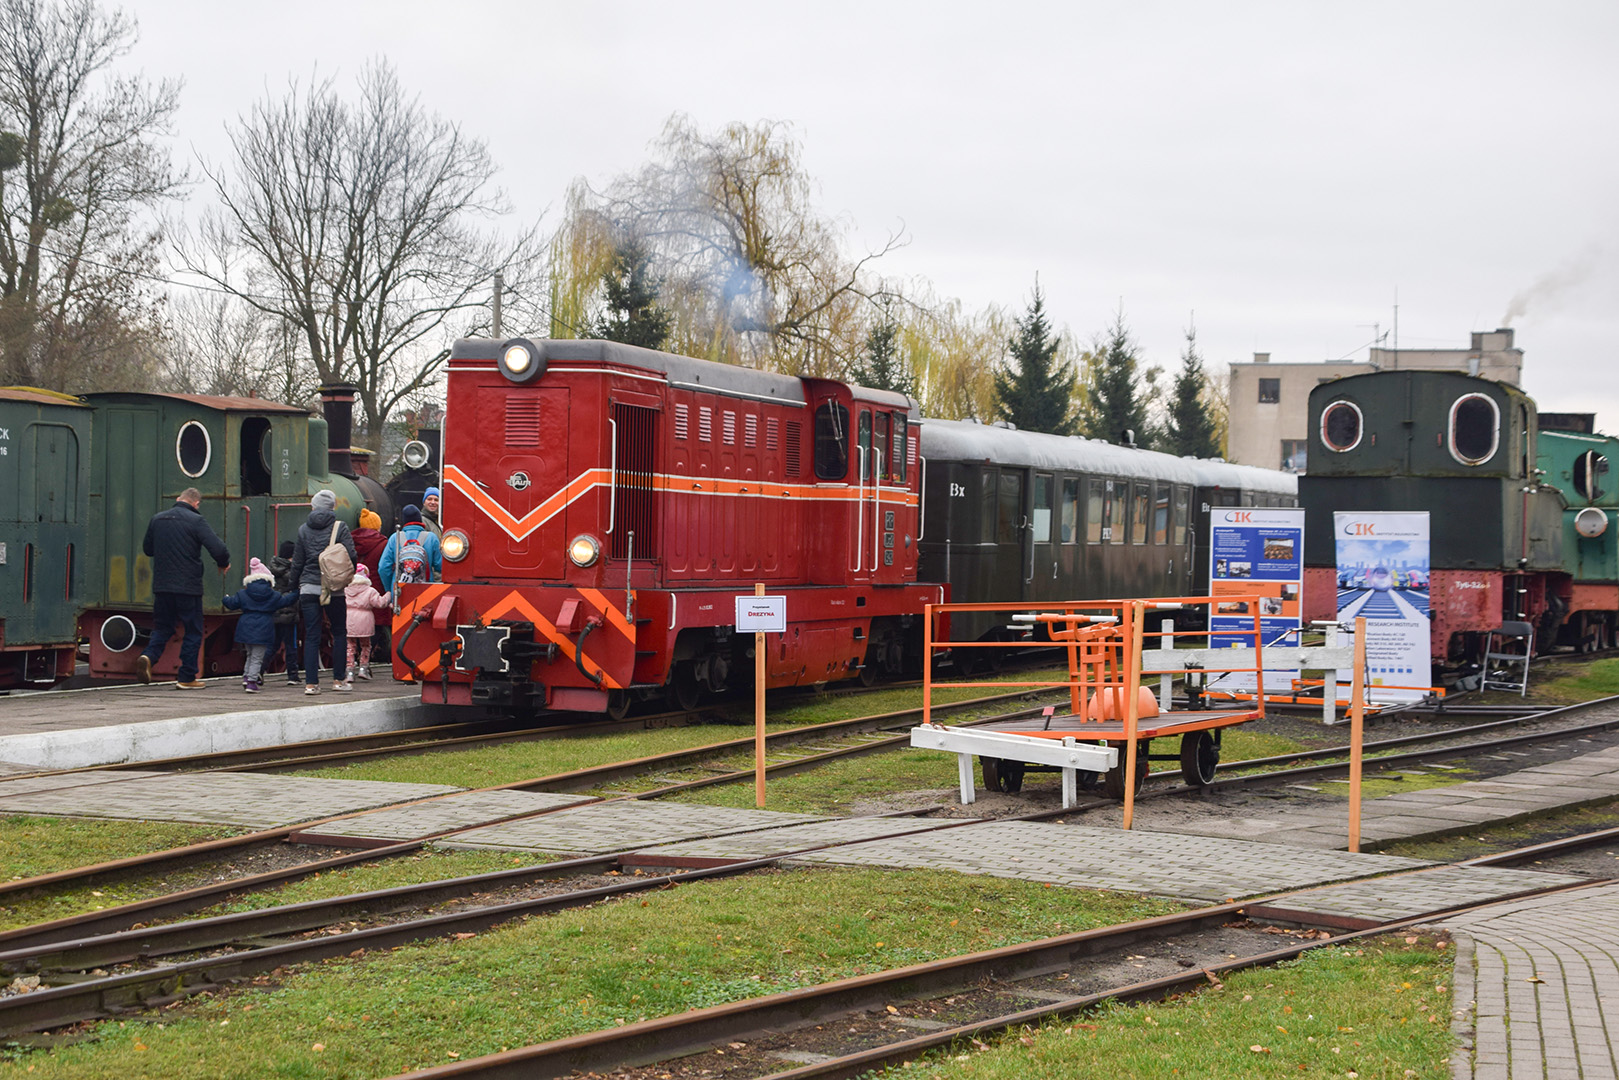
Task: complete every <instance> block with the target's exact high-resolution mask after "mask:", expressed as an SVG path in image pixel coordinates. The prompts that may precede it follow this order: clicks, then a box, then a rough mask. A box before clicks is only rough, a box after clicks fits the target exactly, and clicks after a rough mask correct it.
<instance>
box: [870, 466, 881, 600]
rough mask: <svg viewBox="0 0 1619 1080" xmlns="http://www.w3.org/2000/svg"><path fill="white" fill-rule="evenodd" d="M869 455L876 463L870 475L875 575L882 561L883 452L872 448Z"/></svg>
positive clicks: (872, 560) (872, 557) (872, 551)
mask: <svg viewBox="0 0 1619 1080" xmlns="http://www.w3.org/2000/svg"><path fill="white" fill-rule="evenodd" d="M871 453H872V456H873V457H874V458H875V459H876V462H877V467H876V469H874V470H872V474H871V572H872V573H873V574H875V573H876V572H877V565H878V564H879V563H880V562H882V561H883V560H882V543H883V452H882V450H880V449H878V448H877V447H875V446H874V447H872V448H871Z"/></svg>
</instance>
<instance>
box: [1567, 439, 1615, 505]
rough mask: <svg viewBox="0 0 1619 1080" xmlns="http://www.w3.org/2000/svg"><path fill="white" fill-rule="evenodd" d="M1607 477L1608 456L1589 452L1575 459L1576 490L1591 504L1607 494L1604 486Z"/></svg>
mask: <svg viewBox="0 0 1619 1080" xmlns="http://www.w3.org/2000/svg"><path fill="white" fill-rule="evenodd" d="M1607 475H1608V459H1607V456H1606V455H1603V454H1599V453H1597V452H1596V451H1595V450H1587V451H1586V452H1585V453H1583V454H1581V455H1580V456H1579V457H1577V458H1575V459H1574V490H1575V491H1577V492H1579V493H1580V495H1581V496H1582V497H1584V498H1585V499H1587V500H1589V501H1590V502H1596V501H1597V500H1598V499H1600V498H1602V496H1603V495H1605V494H1606V493H1607V492H1606V490H1605V489H1604V488H1603V486H1602V482H1603V480H1604V479H1606V478H1607Z"/></svg>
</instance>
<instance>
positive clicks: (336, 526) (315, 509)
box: [292, 489, 355, 694]
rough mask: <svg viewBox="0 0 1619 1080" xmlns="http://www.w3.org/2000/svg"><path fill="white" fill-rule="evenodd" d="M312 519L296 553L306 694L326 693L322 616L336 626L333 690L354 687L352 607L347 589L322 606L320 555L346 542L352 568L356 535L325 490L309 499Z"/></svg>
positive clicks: (305, 526) (304, 528)
mask: <svg viewBox="0 0 1619 1080" xmlns="http://www.w3.org/2000/svg"><path fill="white" fill-rule="evenodd" d="M309 506H310V510H309V520H308V521H306V522H304V523H303V524H302V525H300V526H298V541H297V543H296V544H294V545H293V549H292V580H293V581H294V582H295V583H296V584H297V586H298V606H299V608H300V609H301V610H302V611H303V616H304V693H306V694H318V693H320V616H321V609H322V607H324V608H325V610H326V621H327V622H328V623H329V624H330V625H331V628H332V689H333V690H336V691H338V692H343V691H348V690H353V689H354V684H353V683H352V682H350V681H349V680H348V670H347V669H348V647H349V645H348V605H347V604H346V603H345V602H344V596H343V590H342V589H337V590H335V591H334V592H332V593H331V594H330V596H329V598H328V599H327V600H326V603H325V604H324V605H323V604H322V603H321V599H322V596H321V594H322V589H321V584H320V553H321V552H323V551H325V550H326V548H327V547H328V546H330V545H331V544H332V543H333V542H334V541H335V542H336V543H339V544H342V545H343V547H344V548H345V549H346V550H347V551H348V553H349V561H350V563H351V564H352V563H353V562H354V558H355V552H354V537H353V536H352V535H351V534H350V532H349V527H348V526H347V525H345V524H343V522H341V521H339V520H337V514H336V512H335V511H336V508H337V495H336V494H335V493H333V492H331V491H328V490H325V489H322V490H320V491H317V492H315V497H314V498H312V499H310V500H309Z"/></svg>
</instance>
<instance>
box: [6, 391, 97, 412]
mask: <svg viewBox="0 0 1619 1080" xmlns="http://www.w3.org/2000/svg"><path fill="white" fill-rule="evenodd" d="M0 401H27V402H30V403H31V404H34V405H68V406H71V407H73V408H76V409H85V408H89V406H87V405H86V404H85V403H84V402H82V401H80V400H79V399H78V398H76V397H74V396H73V395H72V394H63V393H58V392H57V391H55V390H41V389H39V388H38V387H34V386H0Z"/></svg>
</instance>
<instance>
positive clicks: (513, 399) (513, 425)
mask: <svg viewBox="0 0 1619 1080" xmlns="http://www.w3.org/2000/svg"><path fill="white" fill-rule="evenodd" d="M506 445H507V446H538V445H540V401H539V399H538V398H535V397H529V396H526V395H521V396H520V395H517V394H512V395H510V396H508V397H507V398H506Z"/></svg>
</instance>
